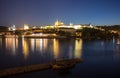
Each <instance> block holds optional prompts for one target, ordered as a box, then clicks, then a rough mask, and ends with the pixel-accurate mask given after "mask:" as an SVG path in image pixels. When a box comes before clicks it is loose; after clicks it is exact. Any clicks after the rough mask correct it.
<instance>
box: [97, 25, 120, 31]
mask: <svg viewBox="0 0 120 78" xmlns="http://www.w3.org/2000/svg"><path fill="white" fill-rule="evenodd" d="M97 27H99V28H103V29H106V30H115V31H120V25H111V26H97Z"/></svg>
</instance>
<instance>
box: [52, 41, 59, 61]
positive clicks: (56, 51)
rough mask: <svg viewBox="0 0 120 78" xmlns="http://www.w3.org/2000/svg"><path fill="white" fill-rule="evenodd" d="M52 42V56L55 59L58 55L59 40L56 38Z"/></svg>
mask: <svg viewBox="0 0 120 78" xmlns="http://www.w3.org/2000/svg"><path fill="white" fill-rule="evenodd" d="M53 43H54V44H53V51H54V58H55V59H56V58H58V56H59V42H58V40H56V39H54V40H53Z"/></svg>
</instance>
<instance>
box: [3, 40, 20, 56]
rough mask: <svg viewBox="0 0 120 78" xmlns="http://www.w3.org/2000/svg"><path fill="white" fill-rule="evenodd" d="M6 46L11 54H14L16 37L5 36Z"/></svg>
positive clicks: (16, 45) (16, 44)
mask: <svg viewBox="0 0 120 78" xmlns="http://www.w3.org/2000/svg"><path fill="white" fill-rule="evenodd" d="M5 42H6V48H7V50H10V52H12V54H13V55H15V54H16V49H18V39H17V38H6V39H5Z"/></svg>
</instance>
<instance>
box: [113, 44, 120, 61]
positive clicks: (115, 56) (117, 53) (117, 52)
mask: <svg viewBox="0 0 120 78" xmlns="http://www.w3.org/2000/svg"><path fill="white" fill-rule="evenodd" d="M119 47H120V46H119V45H117V46H116V48H115V51H114V58H115V59H118V58H119V57H120V53H119V52H120V49H119Z"/></svg>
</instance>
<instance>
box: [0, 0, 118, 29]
mask: <svg viewBox="0 0 120 78" xmlns="http://www.w3.org/2000/svg"><path fill="white" fill-rule="evenodd" d="M57 19H58V20H60V21H62V22H64V23H65V24H69V23H70V22H71V23H73V24H88V23H92V24H93V25H113V24H120V0H0V26H12V25H13V24H15V25H16V26H17V27H22V26H23V24H29V25H37V26H40V25H53V24H54V22H55V21H56V20H57Z"/></svg>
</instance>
